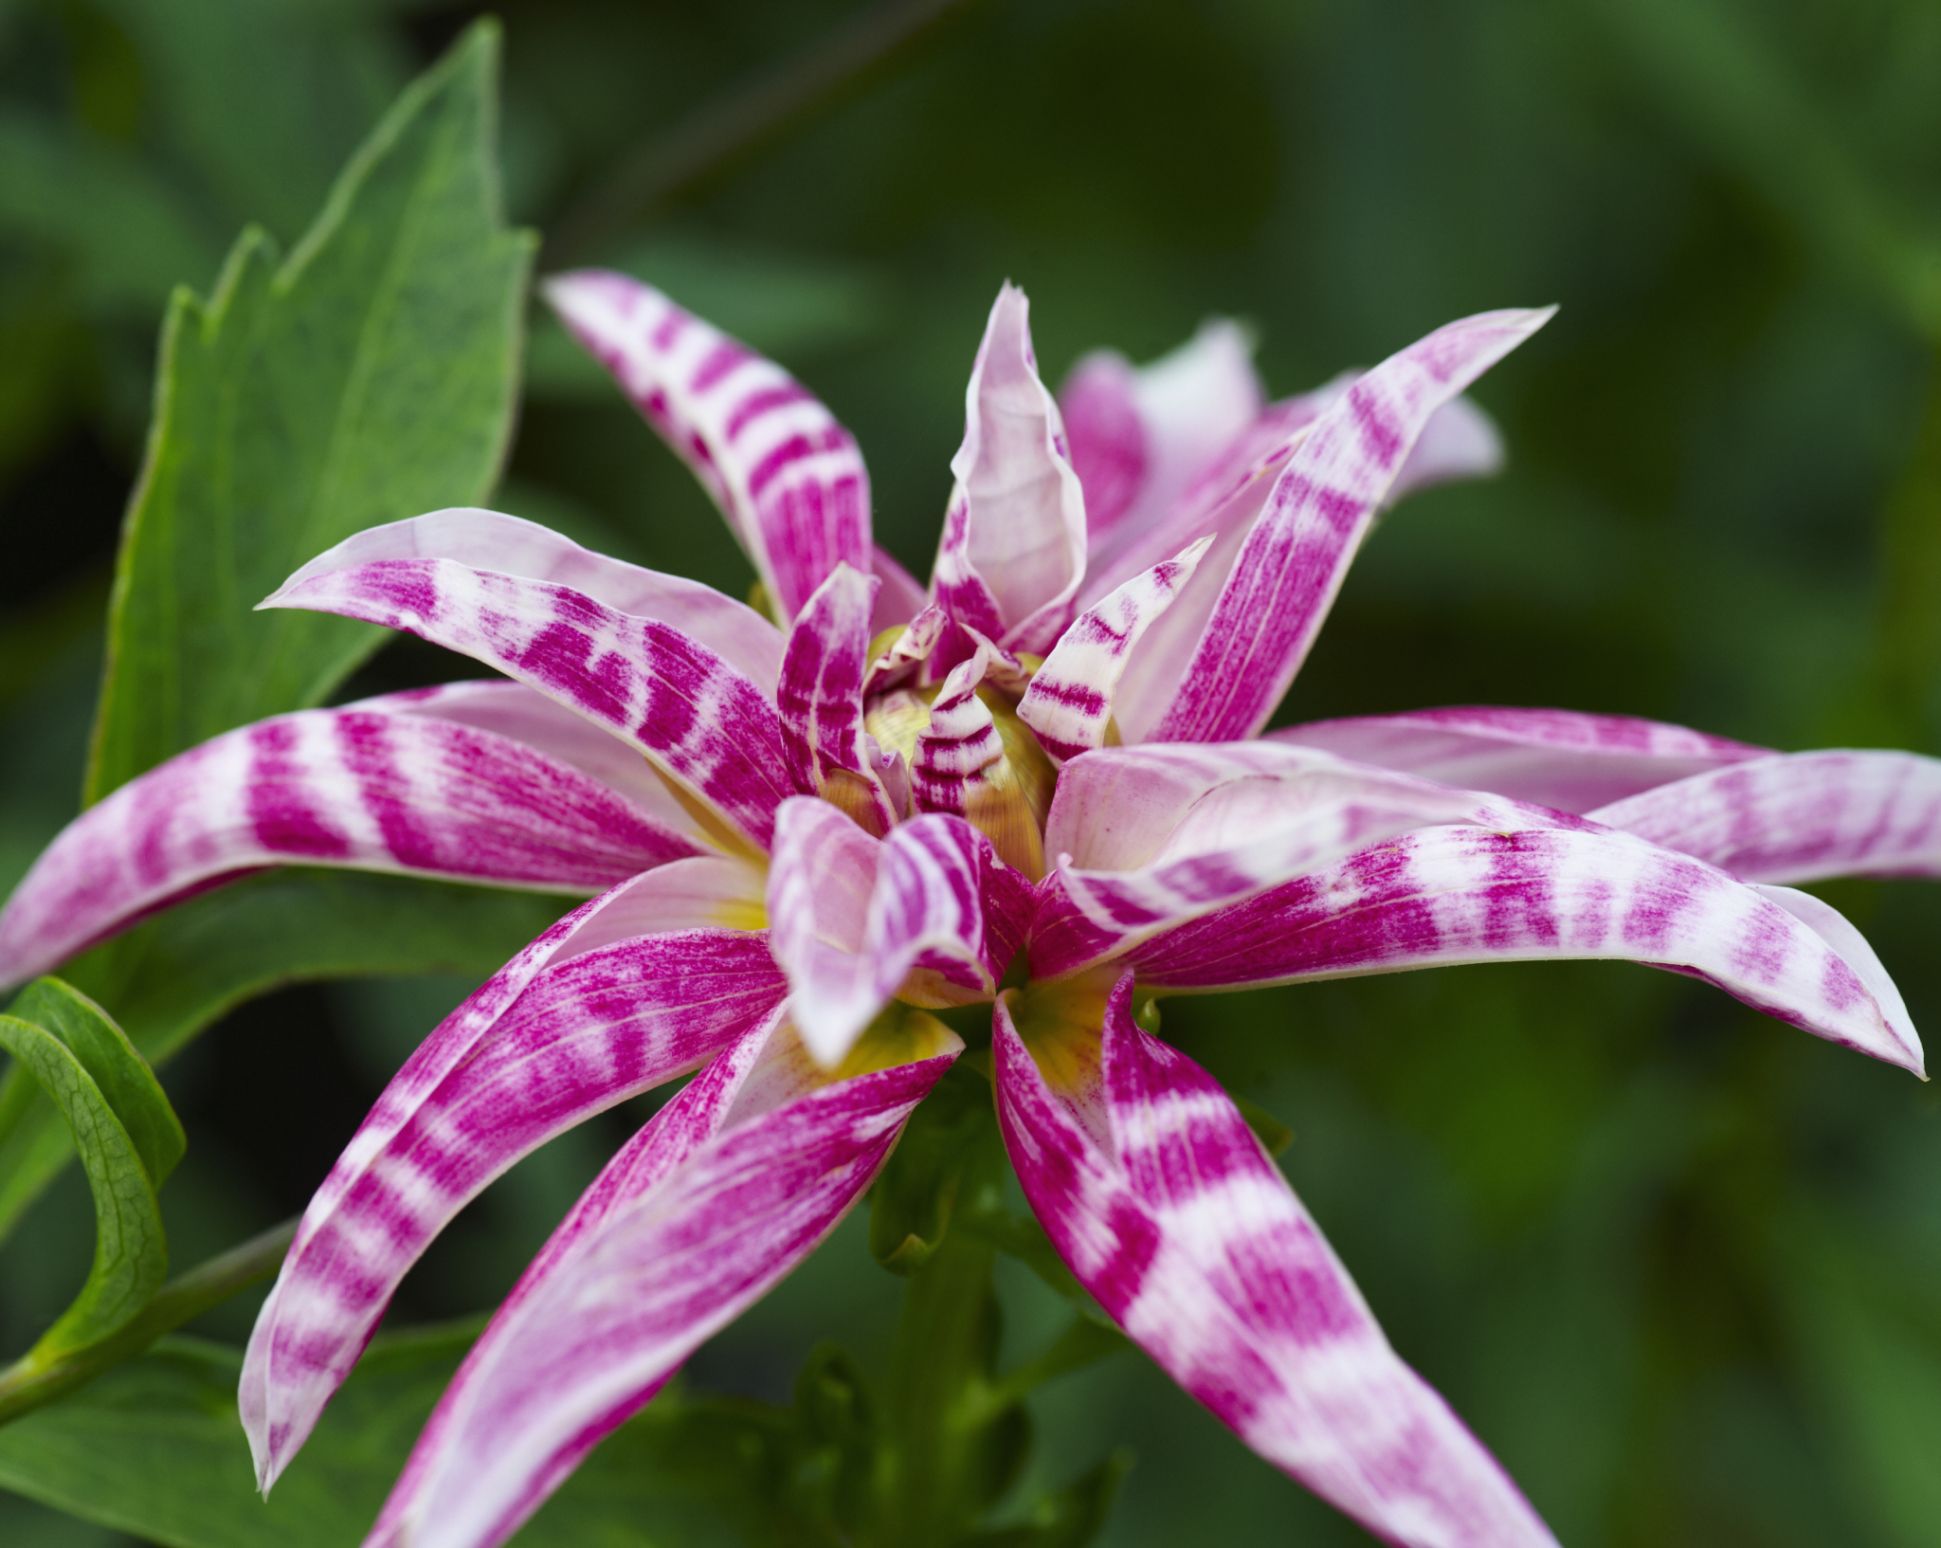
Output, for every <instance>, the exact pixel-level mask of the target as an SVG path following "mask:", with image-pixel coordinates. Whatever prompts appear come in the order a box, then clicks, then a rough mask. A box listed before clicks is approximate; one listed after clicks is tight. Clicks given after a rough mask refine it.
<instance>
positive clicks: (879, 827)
mask: <svg viewBox="0 0 1941 1548" xmlns="http://www.w3.org/2000/svg"><path fill="white" fill-rule="evenodd" d="M876 590H877V582H876V581H875V579H874V578H872V577H870V576H867V575H863V574H860V573H858V572H857V571H855V570H852V569H850V568H849V566H848V565H846V564H839V565H837V566H836V568H835V569H834V571H832V572H831V573H830V576H829V578H828V579H827V580H826V581H824V582H823V583H822V584H821V585H820V586H819V587H817V588H816V593H815V595H814V596H812V597H810V598H809V600H808V601H807V602H806V603H804V604H803V607H802V611H801V613H800V614H799V615H798V616H797V617H796V620H795V627H794V628H793V629H792V630H791V631H790V632H789V643H788V651H787V653H786V655H785V656H784V657H783V660H782V675H781V679H780V681H779V683H778V684H777V686H776V691H775V694H776V703H777V706H778V707H779V709H780V711H781V716H782V747H783V750H784V752H786V753H787V755H788V769H789V777H790V778H791V779H792V780H793V781H794V783H795V788H796V789H797V790H799V791H801V792H802V793H803V794H804V795H820V796H822V797H823V798H824V799H825V800H828V801H831V802H834V803H835V804H836V805H837V806H840V807H841V808H842V809H843V810H844V811H846V812H848V813H850V814H851V815H852V816H853V817H855V819H856V820H857V821H858V822H860V823H862V824H863V825H864V826H865V827H867V828H868V829H869V830H870V831H871V832H872V833H878V834H881V833H884V832H887V831H888V829H889V827H890V824H891V823H893V822H895V821H896V811H895V809H894V808H893V807H892V806H891V804H890V798H889V795H888V793H887V792H886V791H885V790H884V789H883V786H882V783H881V782H880V781H879V779H878V778H877V774H876V760H875V758H874V757H873V756H872V754H873V752H874V745H873V743H872V742H871V740H870V738H869V736H868V735H867V734H866V733H865V732H864V730H863V674H864V672H865V670H866V669H867V667H868V665H869V643H870V611H871V608H872V607H873V605H874V603H875V600H876Z"/></svg>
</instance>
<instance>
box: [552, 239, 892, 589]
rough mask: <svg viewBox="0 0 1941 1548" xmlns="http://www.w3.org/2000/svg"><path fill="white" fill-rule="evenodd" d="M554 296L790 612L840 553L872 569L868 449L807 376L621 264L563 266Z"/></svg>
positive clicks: (844, 560)
mask: <svg viewBox="0 0 1941 1548" xmlns="http://www.w3.org/2000/svg"><path fill="white" fill-rule="evenodd" d="M545 293H546V299H547V300H548V301H550V302H551V303H552V306H553V309H554V310H555V311H556V312H558V313H559V315H560V318H561V320H562V321H563V322H565V324H566V326H567V328H568V329H569V330H570V331H571V332H572V334H573V335H574V337H575V338H577V339H578V340H579V341H580V343H581V344H583V345H585V346H586V348H587V350H588V351H589V352H590V353H591V354H592V355H593V357H594V358H595V359H596V360H598V361H599V362H600V364H601V365H603V366H605V367H606V368H607V370H608V371H609V372H610V373H612V375H613V378H614V380H615V381H616V382H618V383H619V384H620V388H621V390H622V391H623V392H625V393H626V394H627V396H628V397H629V398H630V399H632V401H633V404H634V406H635V407H636V408H638V409H639V410H640V412H641V413H642V414H643V415H644V416H645V417H646V419H647V422H648V423H649V424H650V425H652V426H653V427H654V428H655V429H656V430H658V431H659V432H660V434H661V437H662V439H664V440H665V441H666V442H667V444H668V445H669V446H670V447H671V448H672V449H673V450H674V451H675V452H677V453H678V454H679V455H680V457H681V459H682V460H683V461H685V462H686V463H687V465H688V466H689V467H690V468H691V469H693V471H694V474H695V476H696V477H697V478H698V479H700V481H701V483H702V484H703V486H705V487H706V489H707V491H708V493H709V494H711V495H712V496H714V500H715V503H716V504H717V505H719V506H720V507H721V511H722V514H723V515H724V516H726V517H727V519H728V525H729V526H730V527H731V528H733V529H734V533H735V536H736V537H737V538H739V539H740V540H741V545H742V547H743V548H744V549H745V550H746V551H747V553H748V557H749V558H750V559H751V560H752V561H753V562H754V565H755V569H756V571H757V573H759V574H760V576H761V578H762V584H763V585H764V586H766V587H767V588H768V592H769V595H770V596H772V597H773V598H774V599H775V603H776V606H777V608H778V609H779V611H780V615H781V617H782V618H783V619H784V621H787V620H790V619H793V618H794V617H795V615H796V613H797V611H798V610H799V609H800V608H801V606H802V604H803V603H804V602H806V601H808V599H809V597H810V595H811V594H812V593H813V592H814V591H815V589H816V587H818V586H820V585H821V584H822V582H823V580H824V579H825V578H826V577H827V576H828V574H829V572H830V571H831V570H833V569H835V567H836V566H837V565H838V564H844V563H846V564H848V565H850V566H852V567H853V568H855V569H858V570H863V571H865V572H866V571H868V569H869V568H870V559H871V546H870V540H869V474H868V472H867V471H866V470H865V469H864V467H863V455H862V453H861V451H859V450H858V449H857V446H856V442H855V439H854V437H852V436H851V435H850V433H849V432H848V431H847V430H845V429H844V428H843V427H842V426H841V424H839V423H838V422H837V420H836V417H835V416H834V415H833V414H831V413H830V412H829V410H828V409H826V408H824V407H823V406H822V404H821V403H819V402H818V401H817V400H816V399H815V398H814V397H813V396H812V395H811V394H810V392H809V390H808V389H807V388H806V387H804V386H802V384H801V383H799V382H797V381H796V380H795V379H794V378H793V377H791V376H790V375H789V374H788V373H787V372H786V371H784V370H783V369H782V368H781V367H780V366H778V365H775V364H773V363H772V362H770V361H768V360H765V359H763V358H762V357H761V356H760V355H758V354H756V353H755V352H754V351H753V350H751V349H750V348H749V347H748V346H747V345H745V344H742V343H739V342H738V341H736V340H734V339H731V338H729V337H728V336H727V335H726V334H724V333H722V332H720V331H719V330H718V329H716V328H712V327H710V326H709V325H708V324H707V323H705V322H703V321H701V319H700V318H698V317H695V316H694V315H693V314H692V313H689V312H686V311H683V310H682V309H681V308H680V307H679V306H676V305H675V304H674V303H673V302H672V301H670V300H669V299H668V298H667V297H666V296H664V295H662V294H661V293H660V292H659V291H658V290H655V289H653V288H652V287H651V286H647V285H643V284H640V283H639V282H638V281H636V280H632V279H629V278H628V277H627V276H626V275H624V274H614V273H611V272H607V271H604V270H591V269H589V270H583V271H580V272H577V273H573V274H562V275H559V276H558V277H556V278H554V279H552V280H550V281H548V282H547V284H546V286H545Z"/></svg>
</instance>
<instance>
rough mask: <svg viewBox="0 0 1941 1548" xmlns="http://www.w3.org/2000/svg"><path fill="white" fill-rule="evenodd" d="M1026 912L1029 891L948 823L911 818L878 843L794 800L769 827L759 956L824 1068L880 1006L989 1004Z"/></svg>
mask: <svg viewBox="0 0 1941 1548" xmlns="http://www.w3.org/2000/svg"><path fill="white" fill-rule="evenodd" d="M1029 904H1030V887H1029V884H1028V883H1027V882H1026V881H1025V880H1024V878H1023V877H1021V876H1019V875H1018V873H1017V872H1016V871H1013V870H1011V869H1010V868H1009V867H1008V866H1006V865H1005V864H1004V863H1003V861H1001V860H1000V859H998V857H997V854H996V851H995V850H994V849H993V848H992V846H991V841H990V840H989V839H987V838H985V837H984V835H983V834H981V833H979V832H978V831H977V830H976V829H975V828H973V827H971V825H970V824H969V823H967V822H965V821H964V820H963V819H962V818H960V817H951V816H942V815H928V816H921V817H914V818H912V819H911V820H910V821H908V822H904V823H899V824H898V825H897V826H896V827H895V828H893V829H891V831H890V834H889V837H888V838H887V839H882V840H878V839H875V838H872V837H871V836H870V835H869V834H867V833H865V832H863V830H862V829H860V828H859V827H857V826H856V824H855V823H853V822H851V821H850V820H849V819H848V818H847V817H845V816H843V815H842V813H840V812H838V811H837V810H836V809H835V808H834V807H832V806H830V805H829V804H828V803H827V802H823V801H816V800H808V799H803V800H795V801H791V802H789V803H788V804H787V805H786V806H784V807H783V808H782V812H781V815H780V817H779V818H778V819H777V822H776V826H775V854H774V857H773V859H772V860H771V862H770V865H769V873H768V913H769V917H770V918H771V919H772V920H773V921H774V926H773V929H772V931H771V934H770V945H771V947H772V949H773V950H774V953H775V959H776V961H778V962H780V963H781V964H782V967H783V969H784V970H785V971H786V972H787V974H788V977H789V985H790V991H791V996H792V1004H793V1006H794V1016H795V1021H796V1024H797V1026H798V1027H799V1028H800V1029H801V1033H802V1040H803V1042H804V1043H805V1044H806V1045H807V1046H808V1048H809V1050H810V1051H811V1052H812V1053H813V1054H814V1055H815V1056H816V1057H817V1058H818V1059H819V1060H821V1062H822V1063H823V1064H824V1065H834V1064H837V1063H839V1062H840V1061H841V1060H842V1059H843V1058H844V1057H846V1056H847V1055H848V1053H849V1050H850V1049H851V1047H853V1046H854V1044H855V1041H856V1039H857V1038H858V1037H860V1036H861V1035H862V1032H863V1029H864V1028H865V1027H867V1026H868V1025H869V1024H870V1022H871V1021H872V1020H874V1019H875V1017H876V1016H877V1015H878V1014H879V1013H880V1012H881V1011H882V1010H883V1009H884V1007H885V1006H887V1005H888V1004H889V1003H890V1001H891V1000H892V999H895V998H899V997H900V998H902V999H904V1000H909V1001H917V1002H921V1003H926V1004H932V1005H954V1004H963V1003H965V1002H967V1001H973V1000H986V999H989V998H990V997H991V996H992V994H994V993H995V992H996V989H997V982H998V980H999V978H1001V977H1002V976H1003V973H1004V970H1005V968H1006V967H1007V966H1008V965H1009V963H1010V960H1011V958H1012V956H1013V955H1015V953H1016V951H1017V948H1018V945H1019V942H1020V940H1021V938H1022V935H1023V927H1024V923H1025V918H1026V915H1027V912H1028V909H1029Z"/></svg>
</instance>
